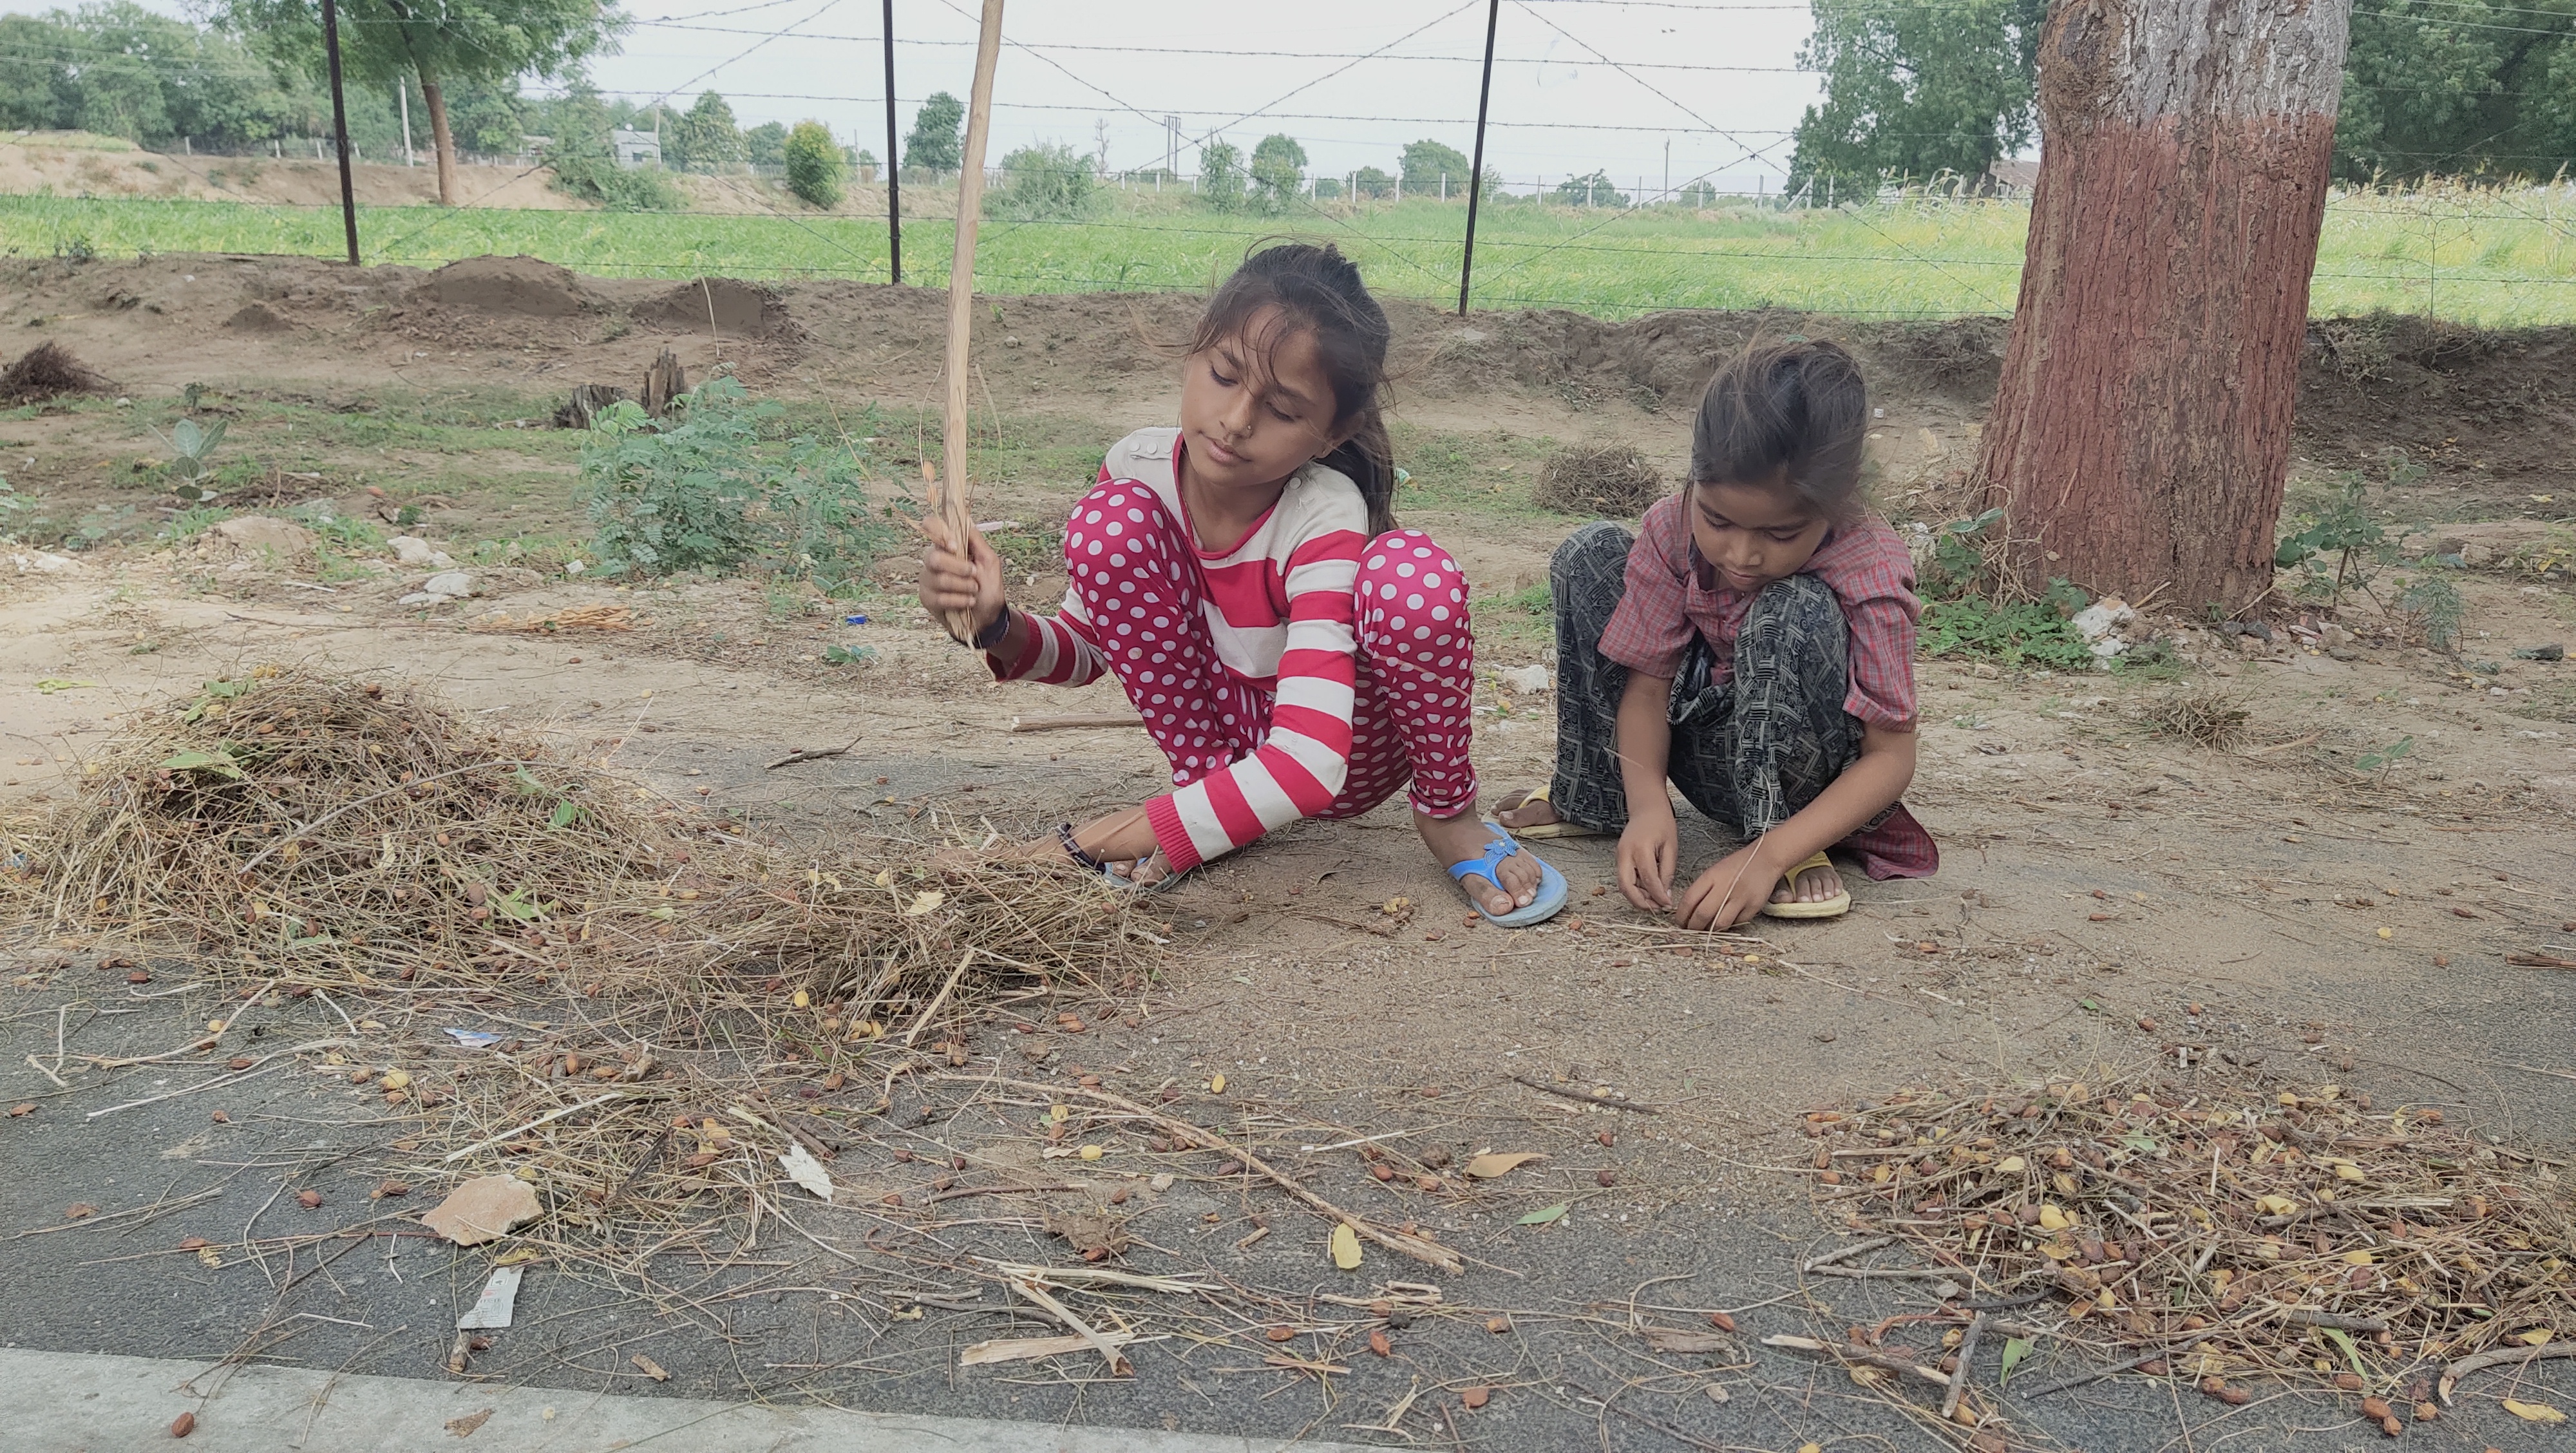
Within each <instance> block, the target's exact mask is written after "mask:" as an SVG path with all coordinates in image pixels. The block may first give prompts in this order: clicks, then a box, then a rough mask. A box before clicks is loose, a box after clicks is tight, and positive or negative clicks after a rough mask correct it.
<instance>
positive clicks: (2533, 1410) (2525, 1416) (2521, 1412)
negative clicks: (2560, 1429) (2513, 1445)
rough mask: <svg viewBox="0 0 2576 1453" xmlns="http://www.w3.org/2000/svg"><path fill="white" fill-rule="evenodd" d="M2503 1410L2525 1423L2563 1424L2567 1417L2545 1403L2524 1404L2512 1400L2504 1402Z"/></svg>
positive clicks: (2508, 1399)
mask: <svg viewBox="0 0 2576 1453" xmlns="http://www.w3.org/2000/svg"><path fill="white" fill-rule="evenodd" d="M2504 1410H2505V1411H2506V1412H2508V1413H2511V1414H2513V1415H2514V1416H2515V1417H2517V1418H2520V1419H2522V1420H2523V1421H2524V1422H2526V1423H2563V1422H2566V1421H2567V1415H2566V1414H2565V1413H2562V1412H2560V1411H2558V1410H2557V1409H2556V1408H2553V1407H2551V1406H2550V1405H2549V1404H2547V1403H2526V1402H2520V1401H2517V1400H2515V1399H2513V1398H2506V1399H2505V1400H2504Z"/></svg>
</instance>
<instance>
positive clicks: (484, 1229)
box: [420, 1176, 545, 1246]
mask: <svg viewBox="0 0 2576 1453" xmlns="http://www.w3.org/2000/svg"><path fill="white" fill-rule="evenodd" d="M544 1210H545V1208H544V1207H542V1206H540V1205H539V1204H537V1190H536V1187H534V1186H531V1185H529V1184H528V1183H527V1182H526V1181H523V1180H520V1179H519V1178H518V1177H516V1176H477V1177H475V1178H474V1179H473V1180H470V1181H467V1182H466V1183H465V1184H463V1185H461V1186H458V1187H457V1188H456V1190H455V1191H454V1192H453V1193H451V1194H450V1195H449V1196H448V1198H447V1199H446V1200H444V1201H441V1202H439V1203H438V1205H437V1207H436V1209H434V1210H432V1211H430V1213H429V1214H428V1215H425V1216H423V1217H421V1218H420V1222H421V1224H422V1225H424V1226H427V1227H428V1228H429V1229H430V1230H432V1231H435V1232H437V1233H438V1234H439V1235H441V1236H444V1237H446V1238H447V1239H448V1240H450V1241H453V1242H455V1243H456V1244H457V1245H459V1246H475V1245H480V1244H481V1243H483V1242H486V1241H494V1240H498V1239H499V1238H501V1237H502V1236H505V1235H508V1234H509V1233H510V1232H511V1231H514V1230H516V1229H518V1228H519V1227H521V1226H524V1225H526V1224H527V1223H528V1222H530V1221H533V1220H535V1219H537V1217H538V1216H540V1215H542V1214H544Z"/></svg>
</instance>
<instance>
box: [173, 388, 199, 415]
mask: <svg viewBox="0 0 2576 1453" xmlns="http://www.w3.org/2000/svg"><path fill="white" fill-rule="evenodd" d="M205 397H206V386H205V385H204V384H201V383H192V384H188V385H186V386H184V387H182V388H181V389H180V390H179V407H181V408H183V409H186V410H187V411H188V412H189V413H192V414H193V413H195V412H196V411H197V405H198V404H200V403H202V402H204V401H205Z"/></svg>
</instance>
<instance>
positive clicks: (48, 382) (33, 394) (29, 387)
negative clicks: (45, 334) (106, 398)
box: [0, 342, 109, 404]
mask: <svg viewBox="0 0 2576 1453" xmlns="http://www.w3.org/2000/svg"><path fill="white" fill-rule="evenodd" d="M108 387H109V385H108V381H107V380H106V379H105V378H103V377H101V376H100V375H98V374H97V373H94V372H92V371H91V370H90V369H89V368H88V367H87V366H86V365H84V364H83V363H82V362H81V361H80V360H79V359H77V358H74V357H72V354H71V350H70V349H68V348H65V347H64V346H63V345H61V344H59V343H53V342H45V343H39V344H37V345H36V346H35V347H33V348H30V349H28V350H27V351H26V352H25V353H22V354H20V355H19V356H18V361H17V362H15V363H12V364H10V365H9V366H8V367H7V368H0V404H40V403H43V402H44V401H45V400H47V399H51V398H59V397H61V396H62V395H64V394H92V393H103V392H105V391H106V390H107V388H108Z"/></svg>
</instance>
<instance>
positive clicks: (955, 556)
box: [921, 535, 1005, 639]
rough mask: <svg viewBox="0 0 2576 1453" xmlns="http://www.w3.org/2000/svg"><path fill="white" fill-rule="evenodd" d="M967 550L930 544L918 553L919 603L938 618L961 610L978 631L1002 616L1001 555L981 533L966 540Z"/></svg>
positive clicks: (946, 616) (943, 618)
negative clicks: (961, 550) (971, 619)
mask: <svg viewBox="0 0 2576 1453" xmlns="http://www.w3.org/2000/svg"><path fill="white" fill-rule="evenodd" d="M966 549H967V553H966V554H963V555H961V554H959V553H957V552H956V551H955V550H952V549H950V548H948V547H947V546H945V545H932V546H930V547H929V548H928V549H926V550H924V551H922V554H921V603H922V605H923V606H925V607H926V608H928V610H929V611H930V613H931V614H932V615H933V616H935V617H938V618H939V619H941V620H943V621H944V620H946V619H947V618H948V617H949V616H950V615H952V614H954V613H957V612H960V611H964V612H967V613H969V614H971V615H972V616H973V617H974V622H975V625H974V631H971V632H969V633H968V634H969V638H970V639H971V637H972V636H973V634H974V633H975V632H980V631H982V630H984V629H986V628H987V627H989V626H991V625H992V624H993V622H994V621H996V620H998V619H1000V618H1001V614H1002V606H1003V602H1004V599H1005V596H1004V594H1003V590H1002V557H1001V555H1000V553H999V552H997V551H995V550H994V549H993V547H992V546H991V545H989V544H987V543H985V541H984V538H983V537H982V536H980V535H978V536H976V537H975V538H974V539H972V540H969V541H967V544H966Z"/></svg>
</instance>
